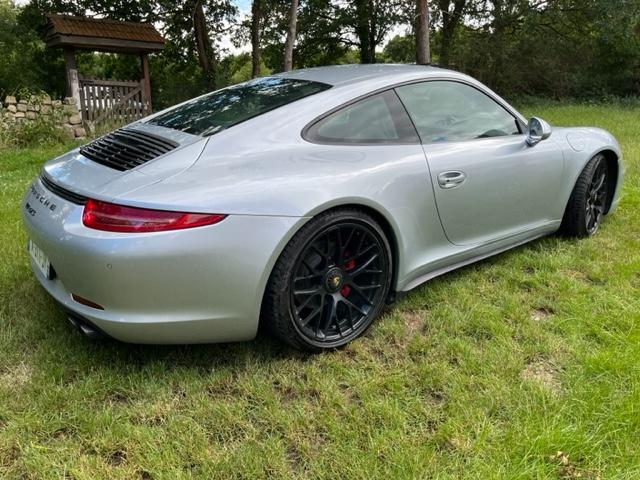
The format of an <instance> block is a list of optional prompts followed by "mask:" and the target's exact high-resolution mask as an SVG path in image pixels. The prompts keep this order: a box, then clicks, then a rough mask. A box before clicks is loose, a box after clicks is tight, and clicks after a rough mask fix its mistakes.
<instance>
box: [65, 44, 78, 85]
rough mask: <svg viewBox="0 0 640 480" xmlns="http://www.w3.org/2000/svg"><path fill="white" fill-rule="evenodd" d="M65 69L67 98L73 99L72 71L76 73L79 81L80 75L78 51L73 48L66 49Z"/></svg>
mask: <svg viewBox="0 0 640 480" xmlns="http://www.w3.org/2000/svg"><path fill="white" fill-rule="evenodd" d="M64 67H65V71H66V73H67V97H73V80H74V78H73V74H72V73H71V71H72V70H75V71H76V75H75V79H76V80H77V78H78V74H77V69H76V51H75V49H74V48H73V47H65V49H64Z"/></svg>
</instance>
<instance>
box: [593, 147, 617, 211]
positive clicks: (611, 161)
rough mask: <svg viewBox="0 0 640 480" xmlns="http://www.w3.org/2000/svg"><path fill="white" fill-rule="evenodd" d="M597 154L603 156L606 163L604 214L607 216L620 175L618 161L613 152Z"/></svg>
mask: <svg viewBox="0 0 640 480" xmlns="http://www.w3.org/2000/svg"><path fill="white" fill-rule="evenodd" d="M598 153H599V154H602V155H604V158H605V159H606V162H607V173H608V175H607V181H608V194H607V203H606V208H605V214H607V213H609V210H611V205H612V204H613V199H614V198H615V195H616V187H617V186H618V176H619V175H620V159H619V158H618V155H617V154H616V152H614V151H613V150H602V151H600V152H598ZM596 155H597V154H596ZM594 156H595V155H594Z"/></svg>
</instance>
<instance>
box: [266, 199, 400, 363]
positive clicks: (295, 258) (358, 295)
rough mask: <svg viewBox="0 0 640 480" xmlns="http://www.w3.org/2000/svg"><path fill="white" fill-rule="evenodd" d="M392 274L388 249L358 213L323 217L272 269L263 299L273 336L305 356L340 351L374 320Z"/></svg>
mask: <svg viewBox="0 0 640 480" xmlns="http://www.w3.org/2000/svg"><path fill="white" fill-rule="evenodd" d="M391 271H392V270H391V255H390V248H389V243H388V241H387V239H386V237H385V236H384V233H383V231H382V229H381V228H380V226H379V225H378V224H377V223H376V222H375V220H374V219H373V218H371V217H370V216H369V215H367V214H366V213H364V212H360V211H358V210H339V211H333V212H328V213H326V214H322V215H321V216H319V217H317V218H314V219H313V220H312V221H311V222H309V224H307V225H305V227H303V229H301V231H300V232H298V234H297V235H296V236H295V237H294V238H293V239H292V241H291V242H290V244H289V245H288V246H287V248H286V249H285V252H283V254H282V256H281V258H280V259H279V261H278V264H277V265H276V267H275V268H274V272H273V274H272V278H271V280H270V288H269V289H268V294H267V297H266V298H265V300H267V302H266V306H267V308H266V313H267V315H269V314H271V315H270V316H271V319H270V320H269V323H270V324H271V326H272V330H274V332H275V333H276V335H277V336H278V337H280V338H282V339H284V340H285V341H287V342H288V343H290V344H292V345H294V346H296V347H298V348H302V349H306V350H310V351H321V350H325V349H331V348H337V347H340V346H342V345H345V344H346V343H348V342H350V341H351V340H353V339H354V338H356V337H358V336H359V335H361V334H362V333H363V332H364V331H365V330H366V329H367V328H368V327H369V325H371V323H372V322H373V320H374V318H375V317H376V316H377V315H378V313H379V311H380V310H381V308H382V306H383V305H384V302H385V299H386V297H387V294H388V292H389V287H390V283H391ZM285 282H286V283H285ZM283 283H284V284H285V285H282V284H283ZM282 286H285V288H281V287H282ZM278 292H279V293H278ZM274 310H277V311H274Z"/></svg>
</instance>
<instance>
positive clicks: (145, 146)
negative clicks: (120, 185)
mask: <svg viewBox="0 0 640 480" xmlns="http://www.w3.org/2000/svg"><path fill="white" fill-rule="evenodd" d="M177 146H178V144H177V143H175V142H172V141H171V140H167V139H166V138H162V137H158V136H156V135H151V134H150V133H146V132H141V131H140V130H133V129H127V128H121V129H119V130H116V131H114V132H111V133H109V134H107V135H105V136H104V137H100V138H98V139H97V140H94V141H93V142H91V143H89V144H87V145H85V146H84V147H82V148H81V149H80V153H81V154H82V155H84V156H85V157H87V158H88V159H90V160H93V161H94V162H97V163H100V164H102V165H105V166H107V167H110V168H114V169H116V170H120V171H125V170H131V169H132V168H135V167H137V166H139V165H142V164H144V163H147V162H148V161H149V160H153V159H154V158H156V157H159V156H160V155H164V154H165V153H167V152H170V151H171V150H173V149H174V148H176V147H177Z"/></svg>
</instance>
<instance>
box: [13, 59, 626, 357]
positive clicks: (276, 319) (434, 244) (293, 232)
mask: <svg viewBox="0 0 640 480" xmlns="http://www.w3.org/2000/svg"><path fill="white" fill-rule="evenodd" d="M623 173H624V166H623V163H622V153H621V151H620V148H619V146H618V144H617V142H616V140H615V139H614V138H613V137H612V136H611V135H610V134H609V133H607V132H605V131H603V130H599V129H596V128H553V129H552V128H551V127H550V126H549V125H548V124H547V123H546V122H544V121H543V120H541V119H537V118H534V119H532V120H530V121H527V120H526V119H524V118H523V117H522V116H521V115H520V114H519V113H518V112H517V111H516V110H514V109H513V108H512V107H511V106H510V105H508V104H507V103H506V102H505V101H504V100H502V99H501V98H500V97H498V96H497V95H496V94H495V93H493V92H492V91H490V90H489V89H488V88H486V87H485V86H483V85H482V84H480V83H479V82H477V81H475V80H473V79H472V78H470V77H468V76H465V75H463V74H460V73H457V72H453V71H448V70H444V69H439V68H435V67H422V66H401V65H369V66H365V65H362V66H356V65H346V66H336V67H322V68H314V69H308V70H298V71H293V72H289V73H286V74H279V75H274V76H271V77H265V78H260V79H256V80H253V81H250V82H247V83H243V84H240V85H236V86H232V87H228V88H226V89H222V90H218V91H216V92H213V93H210V94H207V95H204V96H202V97H198V98H196V99H193V100H190V101H188V102H185V103H183V104H180V105H178V106H176V107H172V108H170V109H167V110H165V111H162V112H159V113H157V114H154V115H152V116H149V117H147V118H145V119H143V120H141V121H138V122H135V123H133V124H130V125H127V126H125V127H123V128H120V129H118V130H116V131H114V132H111V133H108V134H106V135H104V136H102V137H100V138H98V139H96V140H94V141H92V142H90V143H88V144H87V145H84V146H82V147H80V148H78V149H76V150H73V151H71V152H69V153H67V154H65V155H63V156H61V157H59V158H56V159H53V160H51V161H49V162H47V163H46V164H45V165H44V167H43V169H42V171H41V173H40V175H39V176H38V177H37V178H36V179H35V180H34V182H33V184H32V185H31V186H30V187H29V189H28V191H27V193H26V196H25V199H24V203H23V217H24V220H25V225H26V229H27V232H28V237H29V242H28V250H29V253H30V255H31V264H32V269H33V271H34V274H35V276H36V277H37V279H38V280H39V281H40V283H41V284H42V285H43V287H44V288H45V289H46V290H47V291H48V292H49V294H50V295H51V296H53V297H54V298H55V299H56V300H57V301H58V302H59V303H60V304H61V305H62V306H63V307H64V308H65V309H66V310H67V312H68V314H69V318H70V320H72V322H73V323H74V324H75V325H76V326H77V327H78V328H80V329H81V331H83V332H84V333H85V334H86V335H88V336H93V337H97V336H101V335H107V336H110V337H113V338H115V339H118V340H122V341H126V342H134V343H209V342H226V341H240V340H249V339H251V338H253V337H254V336H255V335H256V332H257V329H258V325H259V323H260V322H263V323H264V324H265V326H267V327H268V328H269V329H270V330H271V331H272V332H273V333H274V334H275V335H276V336H277V337H278V338H280V339H282V340H284V341H286V342H288V343H289V344H291V345H293V346H295V347H297V348H301V349H305V350H309V351H321V350H324V349H331V348H336V347H340V346H342V345H345V344H346V343H348V342H350V341H351V340H353V339H354V338H356V337H358V336H359V335H361V334H362V333H363V332H364V331H365V330H366V329H367V328H368V327H369V326H370V325H371V324H372V322H373V321H374V319H375V318H376V317H377V316H378V314H379V312H380V310H381V308H382V306H383V305H384V304H385V302H387V301H389V300H392V299H393V298H395V296H396V295H398V294H401V293H403V292H406V291H408V290H410V289H412V288H414V287H415V286H417V285H420V284H422V283H423V282H426V281H427V280H429V279H430V278H433V277H435V276H437V275H440V274H442V273H445V272H447V271H449V270H452V269H454V268H457V267H459V266H462V265H466V264H468V263H471V262H473V261H476V260H479V259H482V258H485V257H487V256H489V255H492V254H495V253H499V252H501V251H504V250H507V249H509V248H512V247H515V246H517V245H520V244H522V243H525V242H527V241H530V240H533V239H535V238H538V237H540V236H543V235H548V234H551V233H554V232H557V231H561V232H563V233H564V234H567V235H571V236H577V237H586V236H589V235H592V234H594V233H595V232H596V231H597V230H598V228H599V227H600V225H601V223H602V221H603V218H604V217H605V215H606V214H608V213H610V212H612V211H613V209H614V208H615V206H616V204H617V202H618V200H619V191H620V187H621V183H622V178H623Z"/></svg>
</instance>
